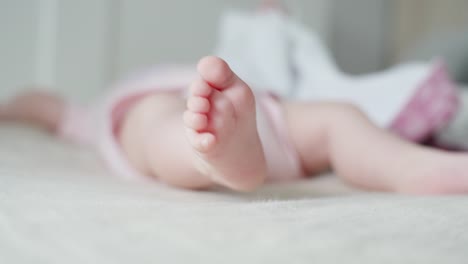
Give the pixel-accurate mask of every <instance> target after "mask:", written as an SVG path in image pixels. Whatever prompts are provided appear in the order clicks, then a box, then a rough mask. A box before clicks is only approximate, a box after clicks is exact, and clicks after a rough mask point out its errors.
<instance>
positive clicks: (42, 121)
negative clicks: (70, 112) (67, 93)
mask: <svg viewBox="0 0 468 264" xmlns="http://www.w3.org/2000/svg"><path fill="white" fill-rule="evenodd" d="M65 107H66V106H65V103H64V102H63V100H62V98H60V97H59V96H57V95H54V94H51V93H47V92H41V91H30V92H26V93H23V94H20V95H18V96H16V97H14V98H13V99H12V100H11V101H8V102H7V103H6V104H3V105H0V121H2V120H3V121H11V122H20V123H28V124H31V125H35V126H38V127H40V128H43V129H46V130H48V131H49V132H55V131H56V130H57V128H58V126H59V125H60V122H61V120H62V114H63V113H64V110H65Z"/></svg>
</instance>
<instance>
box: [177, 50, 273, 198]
mask: <svg viewBox="0 0 468 264" xmlns="http://www.w3.org/2000/svg"><path fill="white" fill-rule="evenodd" d="M198 72H199V73H200V78H199V79H198V80H195V81H194V82H193V84H192V85H191V87H190V96H189V98H188V100H187V111H185V113H184V123H185V126H186V127H187V138H188V140H189V143H190V144H191V145H192V147H193V149H194V152H195V155H194V157H195V159H194V162H195V166H196V167H197V169H199V171H200V172H201V173H203V174H205V175H208V176H209V177H211V178H212V179H213V181H215V182H217V183H219V184H222V185H225V186H227V187H230V188H232V189H235V190H241V191H247V190H251V189H253V188H255V187H257V186H258V185H260V184H261V183H262V182H263V181H264V178H265V173H266V163H265V157H264V154H263V148H262V145H261V143H260V139H259V136H258V133H257V124H256V116H255V99H254V96H253V93H252V90H250V88H249V86H248V85H247V84H245V83H244V82H243V81H242V80H241V79H239V77H237V75H236V74H235V73H234V72H233V71H232V70H231V69H230V68H229V66H228V65H227V63H226V62H225V61H223V60H221V59H220V58H217V57H205V58H203V59H201V60H200V62H199V64H198Z"/></svg>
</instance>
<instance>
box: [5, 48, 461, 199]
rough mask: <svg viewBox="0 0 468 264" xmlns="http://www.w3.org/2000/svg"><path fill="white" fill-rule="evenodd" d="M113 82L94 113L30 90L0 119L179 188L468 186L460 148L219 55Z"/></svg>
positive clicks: (420, 189)
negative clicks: (420, 138) (279, 90)
mask: <svg viewBox="0 0 468 264" xmlns="http://www.w3.org/2000/svg"><path fill="white" fill-rule="evenodd" d="M120 86H121V87H123V88H124V89H120V90H119V91H118V92H115V93H114V94H113V95H112V96H110V97H109V98H107V99H106V101H105V102H104V103H103V104H101V106H100V108H98V109H92V110H91V109H90V108H87V109H86V108H82V109H81V108H78V107H76V106H71V105H69V104H67V103H66V102H64V101H63V100H62V99H60V98H59V97H57V96H54V95H51V94H47V93H39V92H30V93H27V94H24V95H21V96H18V97H16V98H15V99H14V100H12V101H10V103H8V104H6V105H3V106H2V107H1V108H0V119H3V120H13V121H22V122H29V123H34V124H36V125H40V126H41V127H43V128H46V129H48V130H49V131H51V132H53V133H57V134H59V135H61V136H62V137H65V138H67V139H71V140H74V141H75V142H80V143H87V144H93V145H95V146H97V147H98V149H100V150H101V151H102V153H103V155H104V157H105V159H106V160H107V161H108V163H109V165H110V166H111V168H112V169H114V171H115V172H117V173H120V174H121V175H124V176H132V177H133V176H134V177H143V178H144V177H147V178H148V177H155V178H157V179H159V180H160V181H162V182H165V183H168V184H170V185H173V186H176V187H182V188H190V189H200V188H207V187H210V186H212V185H222V186H225V187H228V188H231V189H234V190H238V191H252V190H254V189H255V188H257V187H259V186H261V185H262V184H263V183H264V182H265V180H293V179H297V178H300V177H304V176H309V175H314V174H317V173H320V172H322V171H324V170H327V169H330V168H331V169H332V170H333V171H334V172H335V173H336V174H337V175H338V176H339V177H341V179H343V180H344V181H345V182H348V183H350V184H353V185H356V186H359V187H362V188H366V189H370V190H376V191H391V192H400V193H410V194H454V193H466V192H468V155H467V154H464V153H451V152H445V151H439V150H435V149H429V148H426V147H423V146H418V145H415V144H412V143H410V142H406V141H403V140H401V139H400V138H398V137H396V136H394V135H393V134H391V133H389V132H387V131H386V130H384V129H381V128H378V127H376V126H375V125H374V124H373V123H372V122H370V121H369V119H368V118H367V117H366V115H364V114H363V113H362V112H361V111H360V110H359V109H358V108H357V107H355V106H354V105H352V104H348V103H340V102H326V101H321V102H299V101H294V100H287V99H282V98H278V97H275V96H273V95H271V94H268V93H254V92H253V91H252V89H251V88H250V87H249V85H248V84H247V83H245V82H244V81H243V80H241V79H240V78H239V77H238V75H236V73H235V72H234V71H233V70H232V69H231V68H230V67H229V65H228V64H227V63H226V62H225V61H224V60H223V59H221V58H219V57H214V56H209V57H205V58H202V59H201V60H200V61H199V62H198V65H197V67H196V70H195V67H193V68H190V67H189V68H187V69H180V68H175V69H170V68H169V69H160V70H158V71H157V72H156V73H155V72H151V73H150V74H148V75H146V77H139V78H138V79H133V80H129V81H127V82H125V83H123V84H121V85H120ZM129 91H130V92H129ZM182 116H183V118H182Z"/></svg>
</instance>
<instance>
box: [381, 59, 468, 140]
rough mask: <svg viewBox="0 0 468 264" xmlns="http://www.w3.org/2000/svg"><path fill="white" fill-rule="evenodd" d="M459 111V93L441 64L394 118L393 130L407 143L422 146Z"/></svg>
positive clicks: (437, 64) (439, 63)
mask: <svg viewBox="0 0 468 264" xmlns="http://www.w3.org/2000/svg"><path fill="white" fill-rule="evenodd" d="M458 107H459V99H458V89H457V87H456V85H455V84H454V83H453V82H452V80H451V79H450V77H449V76H448V74H447V70H446V67H445V65H444V64H443V63H441V62H438V63H436V64H435V66H434V68H433V70H432V73H431V74H430V75H429V77H428V78H427V79H426V80H425V81H424V82H422V83H421V85H420V88H418V89H417V90H416V92H415V93H414V95H413V96H412V97H411V98H410V99H409V101H408V103H407V104H406V106H405V107H404V108H403V110H402V111H401V112H400V114H399V115H398V116H397V117H396V118H395V120H394V121H393V123H392V125H391V126H390V130H391V131H393V132H395V133H396V134H398V135H399V136H401V137H403V138H405V139H408V140H411V141H414V142H421V141H423V140H426V139H428V138H429V137H430V136H432V135H433V134H434V133H436V132H437V131H439V130H440V129H441V128H443V127H444V126H446V125H447V124H448V123H449V122H450V121H451V120H452V118H453V117H454V115H455V113H456V112H457V110H458Z"/></svg>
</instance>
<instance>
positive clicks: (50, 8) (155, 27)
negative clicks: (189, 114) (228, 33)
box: [0, 0, 332, 99]
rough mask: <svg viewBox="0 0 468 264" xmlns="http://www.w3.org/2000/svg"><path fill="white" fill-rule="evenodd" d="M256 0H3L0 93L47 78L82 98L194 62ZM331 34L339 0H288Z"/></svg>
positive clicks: (45, 82)
mask: <svg viewBox="0 0 468 264" xmlns="http://www.w3.org/2000/svg"><path fill="white" fill-rule="evenodd" d="M257 2H258V1H254V0H197V1H187V0H171V1H168V0H82V1H75V0H40V1H39V0H0V36H1V37H0V38H1V39H0V40H1V41H0V87H1V88H0V98H1V97H2V96H6V95H10V94H12V93H14V92H17V91H18V90H19V89H20V88H19V87H22V86H26V85H30V84H40V85H45V86H47V87H50V88H48V89H52V90H56V91H59V92H62V93H64V94H66V95H69V96H73V97H76V98H79V99H86V98H89V97H91V96H93V95H94V94H96V93H97V91H99V90H102V89H104V88H106V87H108V86H109V84H110V83H111V81H112V80H114V79H116V78H119V77H121V76H122V75H124V74H126V73H128V72H131V71H133V70H135V69H138V68H143V67H147V66H149V65H153V64H155V63H160V62H194V61H195V60H196V59H198V58H199V57H200V56H202V55H205V54H209V53H210V52H211V50H212V48H213V47H214V41H215V35H216V28H217V20H218V17H219V15H220V14H221V11H222V10H223V9H225V8H227V7H236V8H244V9H253V8H254V7H255V6H256V4H257ZM286 2H287V3H288V6H289V7H290V9H291V10H292V13H293V15H295V16H298V17H300V18H301V20H303V21H304V22H305V23H306V24H307V25H308V26H310V27H313V28H315V29H317V30H318V31H319V32H320V33H321V35H322V36H323V37H324V38H326V39H327V38H329V35H330V34H329V32H330V30H329V14H330V10H331V9H330V6H331V3H332V2H331V1H328V0H288V1H286Z"/></svg>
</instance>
